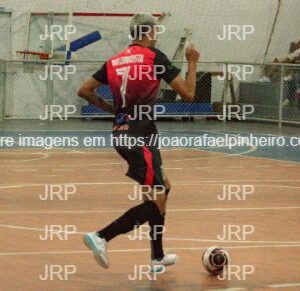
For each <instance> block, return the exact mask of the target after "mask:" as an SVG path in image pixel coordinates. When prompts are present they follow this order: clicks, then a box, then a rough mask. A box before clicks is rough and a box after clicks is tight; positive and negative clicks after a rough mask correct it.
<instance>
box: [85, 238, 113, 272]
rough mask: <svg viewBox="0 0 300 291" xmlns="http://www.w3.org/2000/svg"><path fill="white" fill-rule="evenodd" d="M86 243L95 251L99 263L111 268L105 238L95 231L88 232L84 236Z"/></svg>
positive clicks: (103, 266) (105, 267)
mask: <svg viewBox="0 0 300 291" xmlns="http://www.w3.org/2000/svg"><path fill="white" fill-rule="evenodd" d="M83 242H84V244H85V245H86V246H87V247H88V248H89V249H90V250H92V251H93V252H94V257H95V260H96V261H97V263H98V264H99V265H100V266H101V267H102V268H104V269H108V268H109V265H110V264H109V260H108V255H107V249H106V247H107V242H106V240H105V239H103V238H101V237H99V236H98V235H96V233H95V232H88V233H86V234H85V235H84V236H83Z"/></svg>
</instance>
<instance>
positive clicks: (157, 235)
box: [149, 208, 165, 260]
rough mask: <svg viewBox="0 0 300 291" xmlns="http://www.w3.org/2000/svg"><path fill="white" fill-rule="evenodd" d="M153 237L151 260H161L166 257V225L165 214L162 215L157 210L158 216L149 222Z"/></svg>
mask: <svg viewBox="0 0 300 291" xmlns="http://www.w3.org/2000/svg"><path fill="white" fill-rule="evenodd" d="M149 225H150V237H151V241H150V242H151V259H152V260H159V259H162V258H163V257H164V251H163V242H162V238H163V232H164V225H165V214H160V212H159V209H158V208H157V213H156V215H155V216H154V217H153V218H152V219H150V220H149Z"/></svg>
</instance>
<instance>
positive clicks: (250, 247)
mask: <svg viewBox="0 0 300 291" xmlns="http://www.w3.org/2000/svg"><path fill="white" fill-rule="evenodd" d="M266 247H269V248H273V247H274V248H281V247H283V248H285V247H288V248H289V247H300V244H296V245H267V246H229V247H226V249H252V248H266ZM206 248H207V247H194V248H193V247H186V248H181V247H165V249H166V251H168V250H179V251H199V250H205V249H206ZM148 251H150V249H115V250H108V252H109V253H131V252H132V253H134V252H148ZM91 253H92V252H91V251H49V252H7V253H3V252H2V253H0V256H31V255H68V254H91ZM294 284H300V283H294ZM275 286H276V285H275Z"/></svg>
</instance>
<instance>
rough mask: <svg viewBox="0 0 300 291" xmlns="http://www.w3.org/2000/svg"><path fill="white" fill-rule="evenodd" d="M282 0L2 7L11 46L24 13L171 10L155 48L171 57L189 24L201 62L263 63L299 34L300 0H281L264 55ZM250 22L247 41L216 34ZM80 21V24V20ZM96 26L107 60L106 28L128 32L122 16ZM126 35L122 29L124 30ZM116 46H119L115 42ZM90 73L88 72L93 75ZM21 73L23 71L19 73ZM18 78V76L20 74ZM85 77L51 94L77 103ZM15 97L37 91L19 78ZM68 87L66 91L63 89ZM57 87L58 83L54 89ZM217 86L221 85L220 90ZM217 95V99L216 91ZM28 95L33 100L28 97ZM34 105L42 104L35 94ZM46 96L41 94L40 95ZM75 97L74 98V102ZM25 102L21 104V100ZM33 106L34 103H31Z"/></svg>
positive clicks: (36, 0) (46, 1)
mask: <svg viewBox="0 0 300 291" xmlns="http://www.w3.org/2000/svg"><path fill="white" fill-rule="evenodd" d="M279 1H280V0H101V1H100V0H70V1H67V0H13V1H12V0H0V6H4V7H6V9H7V10H11V11H13V20H12V51H13V55H14V52H15V51H16V50H22V49H24V48H26V29H27V27H28V20H29V18H28V15H29V14H28V12H29V11H30V12H41V11H43V12H47V11H55V12H67V11H70V10H73V11H82V12H109V13H113V12H115V13H136V12H147V13H161V12H169V13H171V16H170V17H169V18H168V19H167V21H166V22H165V23H164V24H165V25H166V28H167V31H166V33H165V34H164V35H163V36H161V38H160V41H159V47H160V48H161V49H162V50H163V51H165V52H166V53H167V54H168V55H169V56H170V57H171V56H173V54H174V52H175V49H176V46H177V44H178V42H179V38H180V36H181V35H182V32H183V29H184V28H188V29H191V30H192V32H193V37H192V40H193V42H195V44H196V45H197V46H198V47H199V49H200V51H201V56H202V61H206V62H217V61H220V62H222V61H228V62H263V61H266V62H268V61H272V60H273V59H274V58H275V57H278V56H281V55H282V54H285V53H287V52H288V49H289V45H290V43H291V42H292V41H294V40H296V39H299V37H300V30H299V28H300V17H299V15H300V1H299V0H281V3H282V5H281V9H280V11H279V16H278V21H277V24H276V26H275V31H274V34H273V37H272V39H271V42H270V47H269V50H268V54H267V55H266V56H265V52H266V49H267V45H268V42H269V38H270V35H271V31H272V26H273V22H274V18H275V15H276V11H277V8H278V3H279ZM229 24H232V25H243V24H244V25H253V26H254V28H255V33H254V34H253V35H251V36H250V37H249V38H248V39H247V40H245V41H238V40H233V41H228V40H227V41H220V40H218V38H217V35H218V34H221V33H222V29H223V25H229ZM82 25H83V26H84V23H83V24H82ZM94 25H95V28H98V29H99V30H100V31H101V29H102V32H103V34H104V38H106V43H105V42H104V41H103V42H98V43H97V45H96V46H94V47H93V50H94V52H95V55H93V54H92V57H93V58H98V56H97V54H98V50H99V59H103V58H104V59H106V58H107V57H109V56H110V55H112V54H113V53H114V50H112V49H110V47H109V45H107V42H108V41H109V35H107V31H108V30H111V31H113V30H120V31H124V34H125V33H127V23H126V19H125V20H124V19H123V20H118V19H113V18H111V19H108V18H106V19H104V20H101V21H100V20H99V21H97V20H95V23H94ZM125 36H126V34H125ZM125 36H124V37H123V38H122V40H120V41H119V42H118V43H117V40H116V39H112V41H111V42H112V43H113V46H114V49H121V46H122V47H123V46H125V45H126V43H127V42H129V40H127V39H126V37H125ZM118 46H120V47H118ZM91 73H92V72H88V74H91ZM20 74H21V73H20ZM20 78H21V76H20ZM84 78H85V75H84V74H82V75H78V79H77V80H76V82H75V81H74V82H73V83H74V84H73V85H72V86H71V87H72V88H70V86H65V87H64V86H62V87H64V88H65V91H62V90H63V88H60V89H57V91H56V92H55V98H58V99H57V100H59V104H62V103H63V102H66V104H70V103H72V102H73V103H74V104H79V102H81V101H79V99H78V98H77V97H76V86H77V85H78V84H79V83H80V82H81V81H82V80H83V79H84ZM11 86H14V87H15V88H13V89H12V90H13V92H18V94H13V95H14V96H13V98H21V99H20V100H13V102H14V103H15V104H23V103H24V102H23V101H24V100H32V98H39V94H40V90H38V88H36V87H35V86H29V87H27V88H24V87H20V88H17V87H16V86H19V82H15V83H14V84H12V85H11ZM67 88H68V90H67ZM54 90H56V87H55V88H54ZM219 91H220V90H219ZM217 95H218V96H216V97H217V98H219V95H220V94H219V93H218V94H217ZM30 98H31V99H30ZM35 100H36V102H35V101H33V102H35V104H42V103H43V102H38V101H37V99H35ZM41 100H45V96H41ZM72 100H74V101H72ZM24 106H25V105H24ZM24 106H21V107H22V108H21V107H20V106H18V107H14V108H13V110H14V111H13V112H12V114H13V115H14V116H18V115H20V114H21V113H22V114H24V111H28V109H26V108H25V110H24ZM38 107H39V108H37V109H34V110H33V109H32V110H33V111H34V112H30V115H31V114H32V115H34V114H35V112H38V113H40V112H39V111H40V109H41V108H40V107H41V106H40V105H39V106H38ZM32 108H35V107H34V106H32Z"/></svg>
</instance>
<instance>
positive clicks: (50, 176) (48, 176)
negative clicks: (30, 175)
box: [35, 175, 58, 178]
mask: <svg viewBox="0 0 300 291" xmlns="http://www.w3.org/2000/svg"><path fill="white" fill-rule="evenodd" d="M35 176H36V177H41V178H43V177H47V178H52V177H58V176H57V175H35Z"/></svg>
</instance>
